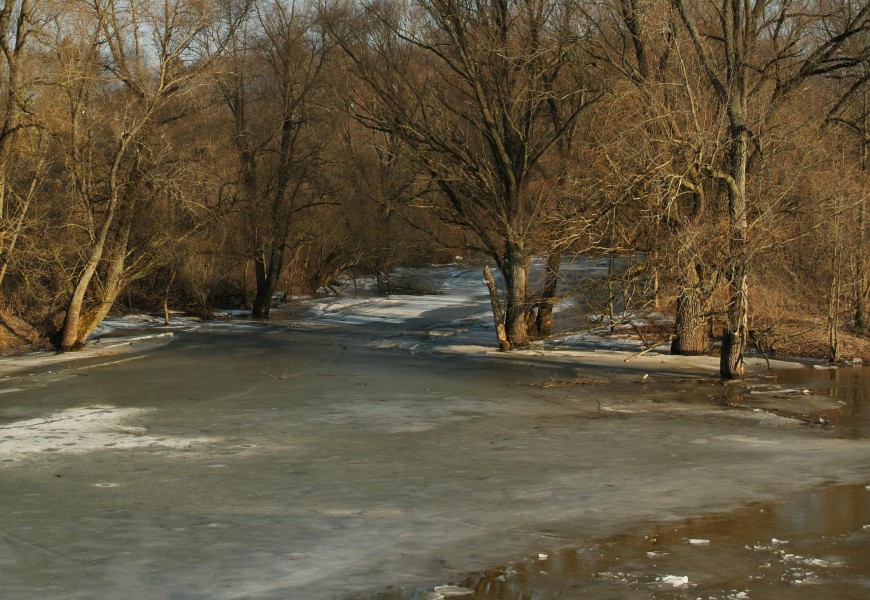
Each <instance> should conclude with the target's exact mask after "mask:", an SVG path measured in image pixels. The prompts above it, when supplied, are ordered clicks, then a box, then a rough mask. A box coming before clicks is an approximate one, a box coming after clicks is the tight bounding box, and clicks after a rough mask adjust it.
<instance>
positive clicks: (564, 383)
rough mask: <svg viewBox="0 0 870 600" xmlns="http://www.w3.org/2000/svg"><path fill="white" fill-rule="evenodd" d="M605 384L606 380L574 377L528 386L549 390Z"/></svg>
mask: <svg viewBox="0 0 870 600" xmlns="http://www.w3.org/2000/svg"><path fill="white" fill-rule="evenodd" d="M606 383H608V381H607V380H606V379H598V378H596V377H575V378H573V379H549V380H547V381H544V382H541V383H530V384H529V385H530V386H533V387H540V388H544V389H547V390H549V389H552V388H561V387H572V386H575V385H605V384H606Z"/></svg>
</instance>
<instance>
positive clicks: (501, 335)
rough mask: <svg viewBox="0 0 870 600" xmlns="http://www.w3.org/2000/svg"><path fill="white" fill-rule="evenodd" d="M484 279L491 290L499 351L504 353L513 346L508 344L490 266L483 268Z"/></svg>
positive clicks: (490, 298) (502, 314)
mask: <svg viewBox="0 0 870 600" xmlns="http://www.w3.org/2000/svg"><path fill="white" fill-rule="evenodd" d="M483 279H484V281H486V287H487V288H488V289H489V300H490V303H491V304H492V318H493V320H494V321H495V337H496V340H497V341H498V349H499V350H501V351H502V352H506V351H507V350H510V347H511V345H510V344H509V343H508V339H507V334H506V333H505V328H504V313H503V312H502V309H501V302H500V301H499V299H498V287H497V286H496V285H495V279H494V278H493V276H492V271H490V270H489V265H484V267H483Z"/></svg>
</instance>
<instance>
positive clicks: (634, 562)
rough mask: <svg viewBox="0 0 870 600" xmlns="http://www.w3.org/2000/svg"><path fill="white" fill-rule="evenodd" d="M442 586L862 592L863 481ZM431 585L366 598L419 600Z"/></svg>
mask: <svg viewBox="0 0 870 600" xmlns="http://www.w3.org/2000/svg"><path fill="white" fill-rule="evenodd" d="M451 583H452V584H453V585H455V586H459V587H462V588H467V589H468V590H469V592H470V593H468V594H466V595H464V596H461V597H463V598H469V599H471V600H516V599H524V600H551V599H552V600H555V599H568V598H583V599H587V598H588V599H610V598H613V599H623V598H625V599H634V598H659V599H672V598H673V599H677V598H678V599H696V598H703V599H705V600H712V599H717V600H720V599H735V600H736V599H743V598H751V599H758V598H769V599H799V600H801V599H807V600H810V599H820V598H825V599H833V600H838V599H850V600H851V599H855V600H858V599H865V598H870V486H865V485H837V486H832V487H829V488H825V489H821V490H818V491H814V492H812V493H809V494H804V495H800V496H797V497H794V498H791V499H789V500H787V501H784V502H781V503H770V502H767V503H757V504H752V505H749V506H745V507H743V508H740V509H738V510H735V511H733V512H729V513H724V514H715V515H709V516H704V517H700V518H695V519H690V520H686V521H680V522H675V523H667V524H659V525H655V526H651V527H648V528H643V527H641V528H638V530H637V532H636V533H632V534H628V535H623V536H619V537H615V538H610V539H604V540H600V541H597V542H594V543H590V544H589V545H586V546H583V547H580V548H570V549H564V550H559V551H556V552H542V553H539V554H536V555H533V556H530V557H525V558H523V559H520V560H517V561H515V562H511V563H508V564H505V565H501V566H498V567H495V568H492V569H489V570H487V571H484V572H479V573H473V574H469V575H468V576H466V577H464V578H459V579H457V580H456V581H454V582H451ZM433 589H434V586H433V587H428V588H418V589H395V590H390V591H388V592H385V593H381V594H378V595H376V596H371V597H370V598H377V599H378V600H399V599H414V600H426V599H430V598H437V597H438V596H437V595H435V596H433V595H431V593H432V590H433Z"/></svg>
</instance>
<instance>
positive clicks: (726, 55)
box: [672, 0, 870, 379]
mask: <svg viewBox="0 0 870 600" xmlns="http://www.w3.org/2000/svg"><path fill="white" fill-rule="evenodd" d="M672 4H673V6H674V9H675V10H676V11H677V13H678V14H679V17H680V21H681V23H682V25H683V27H684V28H685V31H686V32H687V35H688V36H689V39H690V40H691V44H692V46H693V48H694V50H695V53H696V55H697V58H698V62H699V64H700V67H701V69H702V72H703V74H704V77H705V79H706V82H707V85H708V86H709V88H710V90H711V91H712V96H713V98H714V101H715V105H716V107H717V109H718V110H719V114H720V116H721V119H722V121H723V124H724V128H725V132H726V135H725V139H724V140H723V143H722V147H721V152H719V153H717V154H718V156H715V155H714V158H715V160H714V161H711V162H708V163H706V164H702V165H700V168H701V169H702V170H703V171H704V172H705V174H706V175H707V176H709V177H711V178H713V179H714V180H715V181H717V182H718V183H719V184H720V185H722V186H723V187H724V189H725V193H726V197H727V205H728V215H729V221H728V230H727V240H728V242H727V245H728V247H727V258H728V264H727V267H726V269H725V278H726V280H727V282H728V288H729V291H728V296H729V300H728V310H727V318H726V319H725V326H724V332H723V337H722V349H721V360H720V374H721V376H722V378H723V379H735V378H740V377H742V376H743V374H744V363H743V355H744V351H745V347H746V340H747V335H748V313H749V298H748V291H749V286H748V277H749V268H748V266H749V257H750V255H751V253H752V246H751V239H750V213H751V212H752V208H753V204H752V201H751V198H749V197H748V196H747V174H748V172H749V165H750V158H751V155H752V152H753V140H756V139H757V136H758V135H759V134H760V133H761V132H762V131H763V129H764V127H765V125H766V124H767V122H768V121H769V119H770V117H771V115H772V114H773V113H774V111H776V110H777V109H778V108H779V107H780V106H781V105H782V103H783V102H784V100H785V99H787V98H788V97H789V96H790V95H791V94H792V93H793V92H794V91H795V90H796V89H797V88H798V86H800V85H801V84H802V83H803V82H805V81H807V80H808V79H810V78H813V77H816V76H820V75H825V74H829V73H832V72H836V71H841V70H844V69H848V68H851V67H854V66H855V65H856V64H859V63H860V61H861V60H862V57H860V56H855V55H852V54H851V53H849V52H848V51H847V46H846V42H847V41H848V40H849V39H850V38H851V37H853V36H855V35H858V34H860V33H862V32H864V31H866V30H867V28H868V27H870V21H868V17H870V5H867V4H866V3H857V4H856V3H854V2H850V1H848V0H845V1H843V2H833V3H831V2H805V1H802V0H800V1H799V0H794V1H785V2H783V1H779V0H754V1H745V0H707V1H704V2H697V3H691V4H690V3H687V2H684V1H683V0H672Z"/></svg>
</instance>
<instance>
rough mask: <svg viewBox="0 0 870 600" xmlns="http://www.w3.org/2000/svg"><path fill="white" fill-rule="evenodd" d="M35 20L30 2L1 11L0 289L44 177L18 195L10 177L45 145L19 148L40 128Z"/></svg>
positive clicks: (22, 1) (10, 4) (12, 4)
mask: <svg viewBox="0 0 870 600" xmlns="http://www.w3.org/2000/svg"><path fill="white" fill-rule="evenodd" d="M35 21H36V17H35V15H34V12H33V3H32V1H31V0H15V1H12V0H7V1H6V2H4V3H3V5H2V7H0V73H2V82H0V92H2V97H3V105H2V110H3V112H2V115H0V284H2V282H3V278H4V276H5V275H6V270H7V266H8V264H9V260H10V258H11V256H12V253H13V252H14V250H15V246H16V243H17V240H18V236H19V235H20V233H21V230H22V228H23V226H24V223H25V219H26V218H27V213H28V211H29V209H30V206H31V204H32V201H33V198H34V194H35V192H36V184H37V182H38V180H39V179H40V174H41V173H40V171H41V169H39V168H37V169H35V170H34V172H33V176H32V177H30V178H29V183H25V185H24V188H23V189H22V190H14V189H13V188H12V186H11V182H10V174H11V171H12V170H13V169H14V168H15V163H16V162H18V161H19V160H20V159H21V158H22V157H26V156H27V155H28V154H30V153H29V152H28V150H31V149H33V150H36V149H37V148H38V147H39V146H40V141H34V142H33V143H32V144H25V145H22V144H19V140H20V139H21V137H22V134H23V133H24V131H25V130H26V129H32V128H33V127H34V126H35V121H34V119H33V117H32V110H31V108H30V107H29V106H28V105H29V99H28V90H29V89H30V88H31V86H32V83H33V82H32V74H30V73H28V65H27V60H28V58H29V56H28V55H27V53H26V51H27V49H28V41H29V38H30V37H31V35H32V34H33V31H34V27H35ZM28 146H30V148H28ZM39 155H40V153H39V152H38V151H36V152H33V154H32V155H31V157H32V158H34V159H35V160H34V162H36V163H37V164H42V163H43V161H40V158H39Z"/></svg>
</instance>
